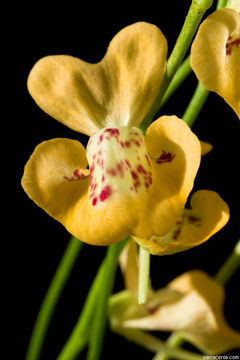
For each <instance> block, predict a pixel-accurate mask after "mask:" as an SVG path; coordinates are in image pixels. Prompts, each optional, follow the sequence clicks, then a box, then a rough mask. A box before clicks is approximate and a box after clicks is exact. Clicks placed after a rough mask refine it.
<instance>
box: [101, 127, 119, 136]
mask: <svg viewBox="0 0 240 360" xmlns="http://www.w3.org/2000/svg"><path fill="white" fill-rule="evenodd" d="M104 132H106V133H108V134H110V136H115V135H120V131H119V130H118V129H112V128H108V129H105V130H104Z"/></svg>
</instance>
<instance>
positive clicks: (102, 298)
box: [87, 238, 129, 360]
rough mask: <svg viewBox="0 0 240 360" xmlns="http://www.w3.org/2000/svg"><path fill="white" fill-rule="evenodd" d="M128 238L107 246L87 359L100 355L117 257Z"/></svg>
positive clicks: (94, 358) (97, 357)
mask: <svg viewBox="0 0 240 360" xmlns="http://www.w3.org/2000/svg"><path fill="white" fill-rule="evenodd" d="M128 239H129V238H126V239H125V240H123V241H122V242H121V243H118V244H114V245H111V246H109V248H108V251H107V256H106V259H105V269H104V274H103V279H104V281H103V282H101V291H100V292H99V294H98V299H96V300H97V303H98V306H97V308H96V312H95V315H94V326H93V327H92V329H91V337H90V341H89V351H88V354H87V360H98V359H99V358H100V356H101V349H102V345H103V339H104V334H105V330H106V323H107V314H108V299H109V296H110V294H111V292H112V289H113V284H114V279H115V273H116V270H117V266H118V258H119V255H120V253H121V251H122V249H123V247H124V246H125V244H126V242H127V240H128Z"/></svg>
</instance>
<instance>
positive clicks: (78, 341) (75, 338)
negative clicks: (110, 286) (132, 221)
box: [57, 238, 128, 360]
mask: <svg viewBox="0 0 240 360" xmlns="http://www.w3.org/2000/svg"><path fill="white" fill-rule="evenodd" d="M127 239H128V238H127ZM127 239H125V240H123V241H122V242H121V243H118V244H116V245H115V246H116V249H115V251H116V250H118V253H117V251H116V253H117V254H116V258H117V259H118V256H117V255H119V254H120V252H121V250H122V248H123V247H124V245H125V243H126V241H127ZM112 246H113V245H112ZM109 256H110V255H109ZM117 259H116V261H117ZM108 271H109V262H108V261H107V258H106V257H105V259H104V260H103V262H102V264H101V266H100V268H99V269H98V272H97V275H96V277H95V279H94V281H93V283H92V286H91V289H90V290H89V292H88V295H87V299H86V301H85V304H84V306H83V309H82V311H81V314H80V316H79V319H78V321H77V323H76V325H75V327H74V329H73V330H72V333H71V335H70V336H69V338H68V340H67V342H66V344H65V345H64V347H63V349H62V351H61V352H60V354H59V356H58V358H57V360H73V359H75V358H76V357H77V356H78V355H79V354H80V352H81V351H82V349H83V348H84V347H85V346H86V345H87V342H88V340H89V337H90V325H91V321H92V319H93V316H94V311H93V309H94V308H95V307H96V302H98V305H99V294H101V292H102V289H103V286H105V285H104V284H105V282H106V281H107V279H108V276H111V273H108ZM94 326H95V324H94Z"/></svg>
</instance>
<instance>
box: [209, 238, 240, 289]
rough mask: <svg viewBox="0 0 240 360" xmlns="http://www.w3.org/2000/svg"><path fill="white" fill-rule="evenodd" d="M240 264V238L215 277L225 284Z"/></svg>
mask: <svg viewBox="0 0 240 360" xmlns="http://www.w3.org/2000/svg"><path fill="white" fill-rule="evenodd" d="M239 266H240V240H238V242H237V244H236V245H235V247H234V250H233V252H232V253H231V254H230V256H229V257H228V258H227V260H226V261H225V263H224V264H223V265H222V267H221V268H220V269H219V270H218V272H217V274H216V275H215V279H216V280H217V281H218V282H219V283H220V284H222V285H223V286H224V285H226V284H227V282H228V281H229V280H230V279H231V277H232V276H233V274H234V273H235V271H236V270H237V268H238V267H239Z"/></svg>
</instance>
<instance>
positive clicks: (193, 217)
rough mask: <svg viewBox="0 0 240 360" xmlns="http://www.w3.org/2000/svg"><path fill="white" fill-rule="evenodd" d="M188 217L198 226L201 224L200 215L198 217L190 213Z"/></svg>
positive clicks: (191, 222) (190, 221)
mask: <svg viewBox="0 0 240 360" xmlns="http://www.w3.org/2000/svg"><path fill="white" fill-rule="evenodd" d="M187 219H188V222H189V223H190V224H193V225H196V226H201V218H200V217H197V216H194V215H189V216H188V217H187Z"/></svg>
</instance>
